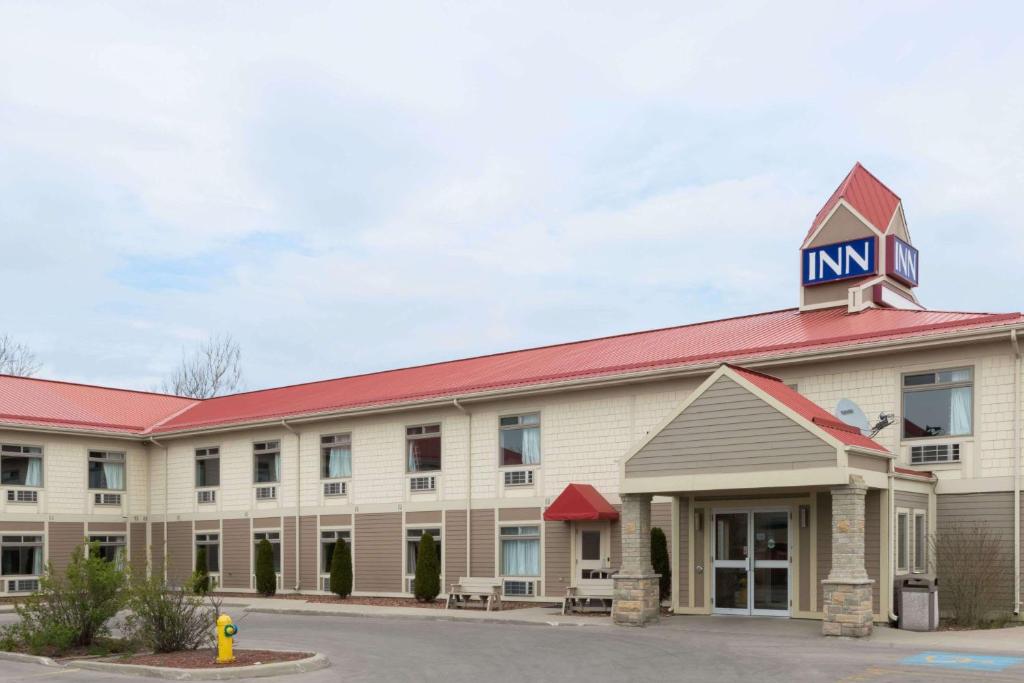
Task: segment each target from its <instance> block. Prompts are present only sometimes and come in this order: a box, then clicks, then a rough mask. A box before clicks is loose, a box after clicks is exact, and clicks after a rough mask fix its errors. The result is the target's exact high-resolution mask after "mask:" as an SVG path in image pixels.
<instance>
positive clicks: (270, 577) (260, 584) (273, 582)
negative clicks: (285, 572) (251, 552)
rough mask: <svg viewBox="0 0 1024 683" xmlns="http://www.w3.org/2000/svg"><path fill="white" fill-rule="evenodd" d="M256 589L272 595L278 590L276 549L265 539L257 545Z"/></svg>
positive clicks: (263, 593) (262, 593) (261, 592)
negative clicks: (275, 565) (275, 567)
mask: <svg viewBox="0 0 1024 683" xmlns="http://www.w3.org/2000/svg"><path fill="white" fill-rule="evenodd" d="M256 591H257V592H258V593H260V594H261V595H266V596H270V595H273V594H274V593H276V592H277V574H276V573H275V572H274V549H273V548H272V547H271V546H270V541H268V540H267V539H265V538H264V539H263V540H262V541H260V542H259V544H258V545H257V546H256Z"/></svg>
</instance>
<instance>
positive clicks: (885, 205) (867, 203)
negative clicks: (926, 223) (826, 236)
mask: <svg viewBox="0 0 1024 683" xmlns="http://www.w3.org/2000/svg"><path fill="white" fill-rule="evenodd" d="M840 199H845V200H846V201H847V202H848V203H849V204H850V206H852V207H853V208H854V209H856V210H857V213H859V214H860V215H861V216H863V217H864V218H866V219H867V221H868V222H869V223H871V225H873V226H875V227H876V228H877V229H878V230H879V231H880V232H882V233H883V234H884V233H885V231H886V230H888V228H889V223H890V222H891V221H892V216H893V214H894V213H896V208H897V207H898V206H899V204H900V198H899V197H898V196H897V195H896V193H895V192H893V191H892V190H890V189H889V188H888V187H886V186H885V183H883V182H882V181H881V180H879V179H878V178H876V177H875V176H874V175H872V174H871V172H870V171H868V170H867V169H866V168H864V167H863V166H861V164H860V162H859V161H858V162H857V163H855V164H854V165H853V168H852V169H850V172H849V173H847V174H846V177H845V178H844V179H843V182H841V183H839V187H837V188H836V191H835V192H833V193H832V196H831V197H829V198H828V201H827V202H825V206H823V207H821V210H820V211H819V212H818V214H817V215H816V216H815V217H814V221H813V222H812V223H811V229H810V230H808V231H807V237H808V238H810V236H811V235H812V234H814V231H815V230H817V229H818V226H819V225H821V223H822V222H823V221H824V220H825V219H826V218H827V217H828V215H829V213H831V211H832V209H833V208H835V205H836V204H838V203H839V200H840Z"/></svg>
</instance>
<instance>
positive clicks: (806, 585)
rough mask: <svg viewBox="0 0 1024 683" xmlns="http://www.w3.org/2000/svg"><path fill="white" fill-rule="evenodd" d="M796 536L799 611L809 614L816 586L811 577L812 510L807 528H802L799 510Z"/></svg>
mask: <svg viewBox="0 0 1024 683" xmlns="http://www.w3.org/2000/svg"><path fill="white" fill-rule="evenodd" d="M796 514H797V518H796V524H795V525H794V526H795V527H796V534H797V541H796V542H797V546H798V547H799V553H800V555H799V557H798V558H797V562H798V563H799V565H798V566H799V569H800V585H799V586H798V587H797V603H796V606H797V609H800V610H803V611H804V612H808V611H810V609H811V587H812V586H813V585H814V578H815V577H813V576H811V520H810V508H808V511H807V515H808V517H807V526H805V527H803V528H801V527H800V510H799V508H798V509H797V513H796Z"/></svg>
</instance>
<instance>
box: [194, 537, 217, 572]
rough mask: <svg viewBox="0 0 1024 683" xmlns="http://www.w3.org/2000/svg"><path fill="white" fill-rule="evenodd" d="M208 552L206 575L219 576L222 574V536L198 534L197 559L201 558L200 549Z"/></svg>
mask: <svg viewBox="0 0 1024 683" xmlns="http://www.w3.org/2000/svg"><path fill="white" fill-rule="evenodd" d="M200 548H202V549H203V550H205V551H206V573H208V574H217V573H219V572H220V534H214V533H206V534H196V557H198V556H199V549H200Z"/></svg>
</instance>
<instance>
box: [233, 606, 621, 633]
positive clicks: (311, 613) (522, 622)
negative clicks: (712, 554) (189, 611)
mask: <svg viewBox="0 0 1024 683" xmlns="http://www.w3.org/2000/svg"><path fill="white" fill-rule="evenodd" d="M244 611H245V612H249V613H252V614H286V615H291V616H300V617H301V616H306V617H366V618H373V619H414V620H419V621H457V622H461V623H464V624H466V623H469V624H514V625H516V626H558V627H562V628H566V627H593V626H611V625H612V623H611V621H609V622H607V623H603V622H597V621H595V622H593V623H588V622H575V621H573V622H568V621H558V620H554V621H534V620H530V619H515V618H512V619H504V618H495V617H462V616H458V615H454V614H438V615H434V614H374V613H370V612H341V611H337V610H316V609H289V608H287V607H248V608H246V609H245V610H244ZM424 611H427V610H424ZM437 611H439V612H444V610H437Z"/></svg>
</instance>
